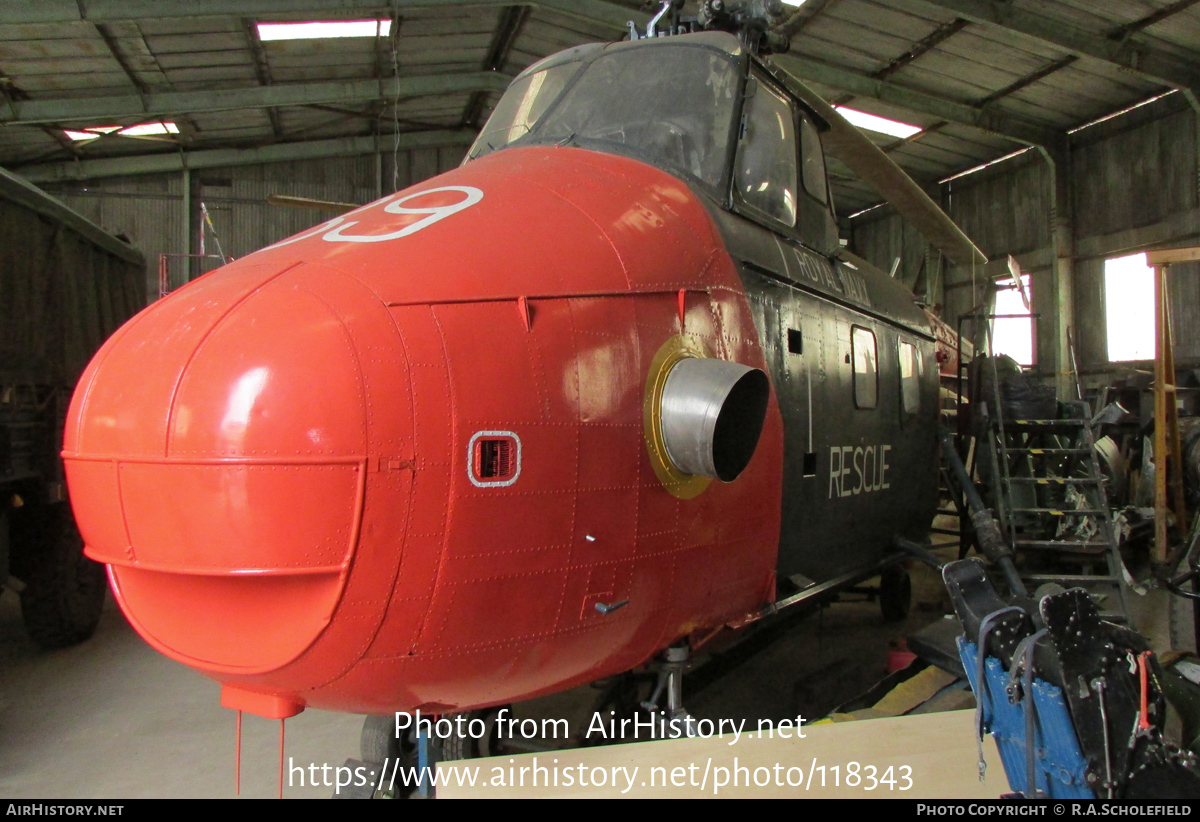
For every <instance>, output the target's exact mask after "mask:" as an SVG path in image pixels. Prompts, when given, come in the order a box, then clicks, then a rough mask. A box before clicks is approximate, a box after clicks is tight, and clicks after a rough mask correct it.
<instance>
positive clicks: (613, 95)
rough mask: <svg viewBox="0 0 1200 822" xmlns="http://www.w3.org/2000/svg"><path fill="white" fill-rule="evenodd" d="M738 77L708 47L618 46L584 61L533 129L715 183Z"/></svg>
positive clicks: (729, 60) (732, 66)
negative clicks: (575, 78) (581, 71)
mask: <svg viewBox="0 0 1200 822" xmlns="http://www.w3.org/2000/svg"><path fill="white" fill-rule="evenodd" d="M737 80H738V71H737V67H736V64H735V63H734V61H733V60H732V58H730V57H729V56H727V55H725V54H721V53H719V52H715V51H710V50H709V49H705V48H697V47H695V46H679V45H672V44H669V43H662V44H658V45H655V47H653V48H641V49H618V50H615V51H613V52H611V53H609V54H605V55H604V56H602V57H599V58H598V59H596V61H595V62H593V63H592V64H591V65H589V66H588V68H587V69H586V70H585V72H584V74H583V75H582V76H581V77H580V78H579V80H578V81H577V82H576V83H574V84H573V85H572V86H571V88H570V90H568V91H567V93H566V95H565V96H564V97H563V100H562V102H561V103H560V104H559V105H557V106H555V107H554V110H553V111H551V112H550V114H549V115H548V116H547V117H546V120H545V123H544V124H543V125H541V126H539V127H538V130H537V131H538V134H537V136H538V137H539V138H542V139H556V140H565V139H570V140H571V141H572V142H573V143H575V144H576V145H580V146H583V147H595V148H597V149H599V150H604V149H605V148H608V147H611V148H612V150H615V151H620V152H622V153H629V154H632V155H634V156H636V157H639V158H641V159H644V160H645V161H646V162H648V163H650V164H652V165H655V166H658V167H660V168H664V169H668V170H672V171H679V172H683V173H685V174H689V175H691V176H692V177H695V178H696V179H698V180H700V181H702V182H705V183H709V184H710V185H713V186H719V185H720V184H721V181H722V177H723V172H724V166H725V148H726V146H727V145H728V144H729V133H730V130H731V129H730V127H731V124H732V119H733V112H734V104H735V95H736V89H737Z"/></svg>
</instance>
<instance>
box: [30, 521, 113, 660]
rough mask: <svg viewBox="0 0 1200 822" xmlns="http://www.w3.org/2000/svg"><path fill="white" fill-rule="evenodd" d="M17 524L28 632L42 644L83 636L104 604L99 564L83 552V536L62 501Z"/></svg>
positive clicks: (64, 642)
mask: <svg viewBox="0 0 1200 822" xmlns="http://www.w3.org/2000/svg"><path fill="white" fill-rule="evenodd" d="M22 530H24V531H25V536H26V539H25V540H24V541H25V544H24V545H22V546H20V548H21V550H22V551H24V552H25V553H26V557H25V560H24V563H23V566H24V568H25V577H24V582H25V590H23V591H22V592H21V615H22V616H23V617H24V619H25V628H26V629H27V630H28V631H29V636H30V637H31V638H32V639H33V641H34V642H36V643H37V644H38V645H40V646H42V647H43V648H46V649H47V650H53V649H56V648H66V647H69V646H71V645H76V644H78V643H80V642H83V641H84V640H85V639H87V638H89V637H90V636H91V635H92V634H93V633H95V631H96V625H97V624H98V623H99V622H100V612H101V611H102V610H103V609H104V594H105V591H106V590H107V588H108V586H107V580H106V579H105V575H104V566H103V565H101V564H100V563H98V562H92V560H90V559H88V558H87V557H85V556H84V555H83V538H82V537H80V536H79V529H78V528H76V526H75V519H74V517H72V516H71V509H70V506H68V505H66V504H65V503H60V504H56V505H52V506H49V507H47V508H46V509H44V510H42V511H39V512H37V513H36V514H34V513H32V512H31V516H30V518H29V520H28V521H27V522H26V523H25V527H24V528H23V529H22Z"/></svg>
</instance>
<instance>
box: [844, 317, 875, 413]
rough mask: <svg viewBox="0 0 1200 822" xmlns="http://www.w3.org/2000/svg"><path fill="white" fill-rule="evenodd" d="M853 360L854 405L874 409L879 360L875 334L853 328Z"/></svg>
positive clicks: (851, 342)
mask: <svg viewBox="0 0 1200 822" xmlns="http://www.w3.org/2000/svg"><path fill="white" fill-rule="evenodd" d="M850 344H851V350H852V351H853V359H854V404H855V406H857V407H858V408H874V407H875V405H876V402H877V401H878V397H879V369H878V367H877V363H878V361H879V358H878V356H877V352H876V348H875V334H874V333H873V332H872V331H870V330H869V329H866V328H860V327H859V326H857V325H856V326H854V329H853V331H852V332H851V335H850Z"/></svg>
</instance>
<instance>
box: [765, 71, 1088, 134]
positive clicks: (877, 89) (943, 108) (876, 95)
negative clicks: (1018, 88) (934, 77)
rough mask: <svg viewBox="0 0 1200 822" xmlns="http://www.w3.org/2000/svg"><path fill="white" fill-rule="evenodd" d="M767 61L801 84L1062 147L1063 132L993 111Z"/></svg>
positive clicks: (852, 75) (853, 75) (859, 77)
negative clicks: (813, 85)
mask: <svg viewBox="0 0 1200 822" xmlns="http://www.w3.org/2000/svg"><path fill="white" fill-rule="evenodd" d="M770 60H771V62H772V63H774V64H775V65H776V66H778V67H779V68H781V69H783V70H784V71H786V72H788V73H789V74H792V75H794V76H795V77H797V78H798V79H800V80H802V81H803V80H811V81H812V82H814V83H821V84H822V85H826V86H830V87H832V88H835V89H838V90H839V91H847V92H851V93H852V94H855V95H858V96H861V97H870V98H873V99H875V100H880V101H882V102H885V103H891V104H893V105H897V106H901V107H902V108H906V109H909V110H911V111H917V112H921V113H924V114H928V115H930V116H932V117H937V118H939V119H941V120H948V121H950V122H952V123H960V124H962V125H967V126H972V127H974V128H977V129H980V130H981V131H986V132H989V133H991V134H996V135H999V136H1001V137H1007V138H1008V139H1010V140H1015V141H1017V142H1019V143H1026V144H1028V145H1042V146H1052V147H1061V146H1064V145H1066V140H1067V136H1066V133H1065V132H1062V131H1059V130H1058V129H1054V128H1050V127H1048V126H1045V125H1042V124H1040V123H1036V122H1033V121H1031V120H1024V119H1022V118H1020V117H1014V116H1013V115H1011V114H1008V113H1006V112H999V111H993V110H990V109H986V108H983V107H980V106H978V105H972V104H971V103H959V102H955V101H953V100H949V99H947V98H945V97H942V96H940V95H937V94H930V93H929V92H924V91H916V90H914V89H910V88H904V87H903V86H896V85H892V84H891V83H888V82H886V81H884V80H876V79H875V78H873V77H870V76H868V75H865V74H859V73H858V72H856V71H851V70H850V69H845V68H841V67H839V66H833V65H830V64H828V63H821V62H818V61H817V60H810V59H808V58H805V57H797V56H796V55H793V54H779V55H773V56H772V57H771V58H770Z"/></svg>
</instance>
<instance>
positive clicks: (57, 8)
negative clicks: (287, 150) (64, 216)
mask: <svg viewBox="0 0 1200 822" xmlns="http://www.w3.org/2000/svg"><path fill="white" fill-rule="evenodd" d="M510 5H513V3H512V0H204V2H200V3H198V2H195V0H5V2H3V3H0V24H7V23H76V22H79V21H80V20H88V21H90V22H93V23H111V22H116V21H118V20H146V19H151V20H154V19H158V20H161V19H166V18H172V17H223V16H226V15H232V16H236V17H245V16H247V15H252V16H257V17H265V16H269V15H273V14H277V15H285V14H286V15H293V14H308V13H311V14H314V15H328V14H338V15H339V16H340V15H342V14H375V13H378V12H381V11H383V12H391V13H400V12H403V11H405V10H407V9H452V8H456V7H463V8H470V7H480V6H510ZM520 5H526V6H534V7H541V8H544V9H546V10H547V11H553V12H556V13H558V14H562V15H566V16H568V17H574V18H576V19H581V20H587V21H590V22H595V23H601V24H604V25H607V26H611V27H613V28H616V29H623V28H625V23H626V21H628V20H633V21H635V22H637V23H645V22H646V21H647V20H649V19H650V16H649V15H648V14H646V13H645V12H642V11H639V10H637V9H632V8H629V7H627V6H621V5H618V4H616V3H609V2H605V0H536V1H534V2H526V3H521V4H520Z"/></svg>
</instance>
